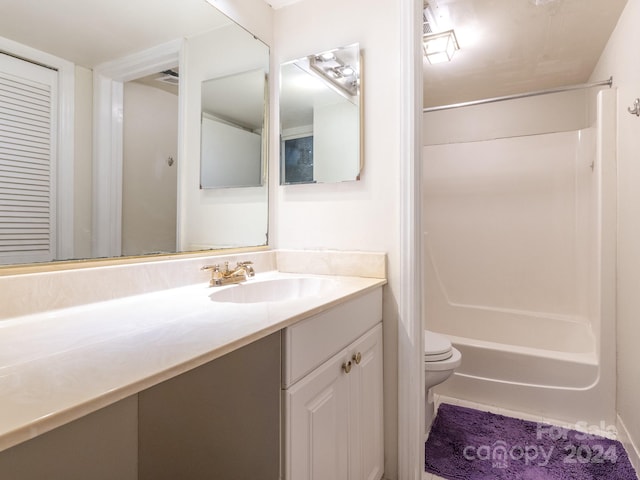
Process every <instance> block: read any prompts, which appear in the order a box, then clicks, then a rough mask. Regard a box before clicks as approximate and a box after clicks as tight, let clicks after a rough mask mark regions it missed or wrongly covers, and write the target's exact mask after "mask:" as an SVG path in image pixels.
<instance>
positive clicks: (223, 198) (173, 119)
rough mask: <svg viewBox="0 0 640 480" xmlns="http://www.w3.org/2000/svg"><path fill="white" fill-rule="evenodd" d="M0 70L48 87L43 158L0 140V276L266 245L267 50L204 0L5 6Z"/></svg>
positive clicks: (2, 107)
mask: <svg viewBox="0 0 640 480" xmlns="http://www.w3.org/2000/svg"><path fill="white" fill-rule="evenodd" d="M2 52H4V53H2ZM131 59H136V62H138V63H137V64H136V65H139V59H143V60H144V61H146V64H145V65H144V67H136V68H133V67H131V65H133V64H134V63H135V62H132V61H131ZM16 62H18V63H20V62H21V63H22V66H21V65H18V67H17V70H16V68H15V65H9V64H10V63H16ZM43 65H44V66H43ZM45 67H54V68H55V70H51V69H50V68H45ZM39 68H40V69H42V70H43V71H44V72H45V75H44V77H45V80H39V79H38V78H39V77H38V75H41V73H42V72H40V73H38V72H35V73H33V75H32V74H31V72H30V70H33V69H36V70H37V69H39ZM22 71H25V72H26V73H24V74H23V73H21V72H22ZM46 71H49V73H50V75H49V76H51V72H53V74H52V75H53V79H52V80H51V81H50V82H49V81H48V80H46ZM16 72H17V73H16ZM3 74H4V75H5V76H9V77H11V78H14V79H18V80H19V81H20V79H21V78H23V77H21V75H24V78H25V79H26V81H27V82H31V83H33V82H36V83H38V82H41V83H42V82H44V83H47V82H49V83H50V84H51V86H52V88H53V90H51V92H52V93H51V98H52V99H53V100H51V101H49V104H48V106H47V108H50V109H51V110H50V113H51V116H52V118H54V119H58V120H59V121H58V122H51V123H52V124H51V125H48V126H46V128H45V130H43V131H42V132H41V133H39V135H40V137H44V138H49V139H51V141H50V142H48V145H49V147H47V148H49V150H46V149H44V150H43V149H42V148H41V147H40V145H41V143H42V142H40V140H36V141H35V143H34V144H33V145H25V144H22V145H19V146H18V147H17V148H14V146H12V145H13V144H14V143H15V142H13V140H11V141H9V140H6V135H5V133H6V129H5V132H4V133H3V132H0V265H16V264H25V263H40V262H48V261H58V260H74V259H91V258H104V257H117V256H138V255H149V254H159V253H162V254H164V253H176V252H191V251H195V250H208V249H219V248H231V247H233V248H237V247H250V246H260V245H266V244H267V235H268V231H267V229H268V189H267V183H268V182H266V172H267V168H266V164H267V154H266V152H267V151H268V148H267V145H266V135H265V132H266V131H267V128H268V126H267V124H266V120H267V116H266V114H265V112H268V89H267V87H266V85H267V81H268V74H269V47H268V46H267V45H265V44H264V43H263V42H262V41H260V40H259V39H257V38H256V37H255V36H254V35H253V34H252V33H250V32H248V31H247V30H245V29H244V28H242V27H241V26H239V25H238V24H236V23H234V22H233V21H232V20H230V19H229V18H228V17H227V16H225V15H224V14H223V13H221V12H220V11H219V10H217V9H216V8H214V7H212V6H211V5H210V4H209V3H207V2H205V1H203V0H169V1H166V2H160V3H158V2H156V1H154V0H136V1H135V2H130V1H129V0H113V1H111V2H106V3H104V2H103V3H100V2H86V1H84V0H64V1H63V0H51V1H49V2H45V3H42V2H41V1H39V0H24V1H21V2H12V4H11V5H9V6H6V7H4V8H3V13H2V15H1V16H0V76H1V75H3ZM29 75H31V77H29ZM47 88H48V87H47ZM0 89H1V87H0ZM55 89H58V90H55ZM0 98H3V97H2V96H1V95H0ZM20 102H26V103H29V99H23V100H20ZM45 103H46V102H45ZM12 108H13V107H11V106H8V105H7V102H6V101H4V100H0V117H2V116H4V118H10V119H11V118H12V119H13V120H15V123H16V125H18V124H19V123H20V119H19V118H18V116H17V115H15V113H12ZM27 115H31V114H30V113H27ZM65 115H66V116H65ZM203 123H206V124H207V127H210V125H211V124H213V123H215V125H216V127H214V128H212V129H213V130H217V131H220V130H222V131H223V133H222V136H223V137H224V139H225V142H222V143H221V142H219V141H215V140H212V139H211V137H210V136H209V134H208V133H206V134H205V133H204V130H202V129H203V128H204V127H203ZM14 127H15V125H14ZM14 127H11V128H13V131H14V133H16V130H15V128H14ZM19 128H21V127H19ZM29 128H30V127H29ZM0 130H2V127H1V126H0ZM209 130H211V128H209ZM230 131H231V132H232V134H233V135H232V134H230V133H229V132H230ZM23 133H24V132H17V134H16V135H14V136H15V137H16V138H18V139H19V141H20V142H22V139H23V138H24V137H25V136H24V135H23ZM218 134H219V132H218ZM219 136H220V134H219ZM232 137H235V138H236V139H237V142H236V143H235V145H234V144H233V143H232V142H231V141H230V139H231V138H232ZM248 138H251V139H252V140H251V141H248V140H247V139H248ZM5 140H6V141H5ZM248 144H250V145H251V146H250V147H249V148H247V150H248V151H249V152H250V156H251V159H250V160H249V154H247V155H245V154H244V153H242V154H238V153H237V152H236V151H234V149H236V150H237V148H238V145H242V146H243V147H245V146H246V145H248ZM225 148H226V150H225ZM25 151H29V152H31V153H28V154H26V155H25V153H24V152H25ZM230 152H231V153H230ZM201 153H202V155H201ZM220 158H226V159H227V162H226V163H225V164H224V171H222V172H221V171H220V168H219V165H217V164H215V161H216V160H217V159H220ZM201 159H202V165H203V168H202V169H201ZM205 159H215V160H214V163H213V164H210V163H208V162H207V161H206V160H205ZM211 165H213V168H210V167H211ZM34 172H35V174H34ZM207 172H209V173H207ZM201 174H202V176H201ZM249 177H250V179H249ZM218 187H225V188H218ZM33 191H38V192H40V193H38V196H39V199H38V201H37V203H34V202H31V199H32V198H33V195H31V193H29V192H33ZM47 202H48V203H47Z"/></svg>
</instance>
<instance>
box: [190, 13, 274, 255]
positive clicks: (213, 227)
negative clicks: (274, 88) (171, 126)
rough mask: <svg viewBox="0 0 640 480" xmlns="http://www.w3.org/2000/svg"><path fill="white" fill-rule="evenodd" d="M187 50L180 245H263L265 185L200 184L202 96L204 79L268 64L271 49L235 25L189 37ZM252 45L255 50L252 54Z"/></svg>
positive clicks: (265, 207)
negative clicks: (217, 186)
mask: <svg viewBox="0 0 640 480" xmlns="http://www.w3.org/2000/svg"><path fill="white" fill-rule="evenodd" d="M184 50H185V51H184V58H185V60H184V65H182V66H181V77H182V80H183V85H184V86H183V89H182V90H181V91H182V92H184V97H185V98H184V112H183V145H182V147H181V151H180V156H179V157H180V158H179V165H178V168H179V169H180V170H179V172H180V173H179V177H178V178H179V187H178V197H179V210H178V222H179V229H178V230H179V232H180V234H179V239H178V249H179V250H191V249H194V248H212V247H216V246H221V247H223V246H237V245H264V244H265V243H266V236H265V234H266V232H267V221H268V220H267V219H268V203H267V186H266V185H264V186H261V187H249V188H225V189H213V190H202V189H200V110H201V108H200V100H201V83H202V81H203V80H208V79H211V78H216V77H220V76H226V75H231V74H234V73H239V72H246V71H249V70H254V69H256V68H262V69H265V70H267V69H268V67H269V65H268V55H267V52H268V49H267V47H266V46H264V45H262V44H261V43H260V42H259V41H258V40H256V39H254V37H253V36H252V35H250V34H248V33H247V32H246V31H244V30H241V29H239V28H238V27H237V25H230V26H228V27H223V28H220V29H217V30H214V31H211V32H207V33H204V34H202V35H198V36H195V37H192V38H189V39H187V40H186V44H185V47H184ZM251 51H253V52H254V55H249V54H247V52H251ZM238 52H243V53H242V55H239V54H238ZM234 225H235V226H238V227H239V228H234Z"/></svg>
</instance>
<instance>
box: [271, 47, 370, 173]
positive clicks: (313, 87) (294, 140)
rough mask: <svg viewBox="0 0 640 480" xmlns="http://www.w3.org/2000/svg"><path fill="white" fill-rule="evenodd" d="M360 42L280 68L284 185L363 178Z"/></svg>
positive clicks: (281, 149) (303, 58)
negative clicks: (361, 173) (361, 172)
mask: <svg viewBox="0 0 640 480" xmlns="http://www.w3.org/2000/svg"><path fill="white" fill-rule="evenodd" d="M361 60H362V59H361V52H360V48H359V46H358V45H357V44H355V45H350V46H347V47H342V48H336V49H333V50H329V51H325V52H318V53H315V54H312V55H308V56H306V57H302V58H299V59H296V60H293V61H291V62H287V63H284V64H282V65H281V67H280V82H281V83H280V138H281V145H280V184H282V185H288V184H299V183H334V182H345V181H351V180H359V179H360V171H361V169H362V158H363V155H362V153H363V152H362V107H363V102H362V94H361V88H362V84H361V82H362V69H361Z"/></svg>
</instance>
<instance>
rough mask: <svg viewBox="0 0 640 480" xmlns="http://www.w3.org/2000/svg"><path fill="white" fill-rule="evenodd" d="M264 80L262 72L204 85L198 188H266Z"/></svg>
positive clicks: (235, 75)
mask: <svg viewBox="0 0 640 480" xmlns="http://www.w3.org/2000/svg"><path fill="white" fill-rule="evenodd" d="M266 75H267V74H266V72H265V71H264V70H263V69H260V68H259V69H255V70H250V71H247V72H241V73H236V74H234V75H228V76H225V77H220V78H213V79H210V80H206V81H204V82H202V92H201V93H202V97H201V98H202V100H201V102H202V105H201V110H202V119H201V121H202V125H201V137H200V141H201V146H200V188H202V189H211V188H231V187H259V186H261V185H262V184H263V182H264V175H263V172H264V158H265V155H264V152H265V146H264V139H265V136H264V135H263V133H264V126H265V95H266V93H267V92H266V84H267V83H266V82H267V80H266V78H267V76H266Z"/></svg>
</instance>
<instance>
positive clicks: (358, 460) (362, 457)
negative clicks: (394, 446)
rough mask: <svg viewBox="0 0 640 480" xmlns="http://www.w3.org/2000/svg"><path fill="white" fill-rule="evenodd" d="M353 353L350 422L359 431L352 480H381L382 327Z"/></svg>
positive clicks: (365, 339) (355, 444)
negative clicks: (358, 361)
mask: <svg viewBox="0 0 640 480" xmlns="http://www.w3.org/2000/svg"><path fill="white" fill-rule="evenodd" d="M350 350H351V351H352V352H353V353H352V361H353V363H354V365H353V369H352V370H351V374H350V375H349V377H350V378H349V380H350V394H351V418H350V421H351V423H352V429H353V431H356V432H358V434H357V436H355V438H353V439H352V441H351V443H352V445H351V447H352V449H351V452H352V455H351V462H350V465H351V468H350V469H351V476H350V478H351V479H352V480H378V479H379V478H381V477H382V473H383V471H384V438H383V411H382V395H383V393H382V325H378V326H377V327H375V328H373V329H372V330H371V331H369V332H368V333H367V334H365V335H364V336H363V337H362V338H361V339H360V340H359V341H357V342H356V343H355V344H354V346H353V347H352V348H351V349H350ZM358 355H359V357H358ZM354 357H355V358H354ZM358 358H359V360H360V363H357V361H356V360H357V359H358Z"/></svg>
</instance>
